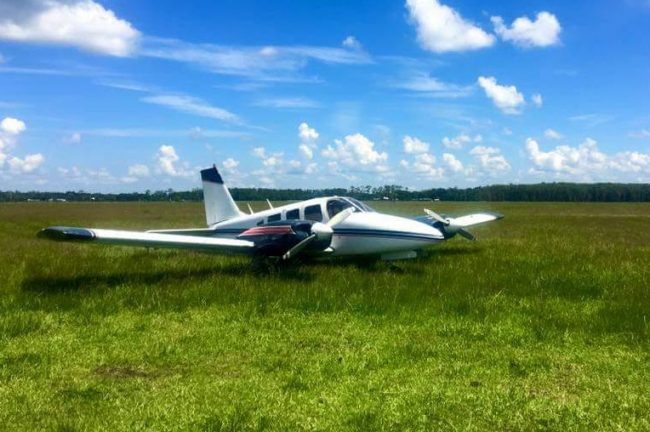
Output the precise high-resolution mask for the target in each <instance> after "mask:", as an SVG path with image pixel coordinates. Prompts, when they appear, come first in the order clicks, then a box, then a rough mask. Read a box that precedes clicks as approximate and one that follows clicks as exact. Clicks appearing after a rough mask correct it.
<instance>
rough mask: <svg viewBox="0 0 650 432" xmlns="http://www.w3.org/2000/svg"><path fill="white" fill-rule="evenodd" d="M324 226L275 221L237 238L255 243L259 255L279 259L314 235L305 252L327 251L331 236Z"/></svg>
mask: <svg viewBox="0 0 650 432" xmlns="http://www.w3.org/2000/svg"><path fill="white" fill-rule="evenodd" d="M324 226H325V225H323V224H322V223H320V222H314V221H309V220H291V221H276V222H270V223H267V224H264V225H259V226H256V227H253V228H249V229H247V230H246V231H244V232H242V233H241V234H239V235H238V236H237V238H238V239H241V240H248V241H252V242H253V243H255V251H256V253H258V254H260V255H264V256H278V257H279V256H282V255H284V253H285V252H287V251H288V250H289V249H291V248H292V247H294V246H295V245H297V244H298V243H300V242H301V241H303V240H304V239H306V238H307V237H309V236H310V235H312V234H316V239H315V240H314V241H313V242H311V243H310V244H309V246H308V248H307V249H306V252H310V251H322V250H325V249H327V248H328V247H329V245H330V243H331V241H332V236H331V229H329V232H327V230H323V227H324Z"/></svg>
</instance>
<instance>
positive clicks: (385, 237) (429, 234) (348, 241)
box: [210, 197, 445, 256]
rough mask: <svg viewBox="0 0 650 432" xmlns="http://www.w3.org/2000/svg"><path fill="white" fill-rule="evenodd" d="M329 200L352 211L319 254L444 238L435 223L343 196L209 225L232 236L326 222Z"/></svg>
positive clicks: (393, 249) (406, 246) (402, 247)
mask: <svg viewBox="0 0 650 432" xmlns="http://www.w3.org/2000/svg"><path fill="white" fill-rule="evenodd" d="M333 200H337V201H345V202H348V203H349V204H350V206H354V207H355V210H356V211H355V212H354V213H352V214H351V215H349V216H348V217H347V218H346V219H345V220H344V221H343V222H341V223H340V224H338V225H336V227H335V228H334V234H333V236H332V242H331V244H330V248H328V250H326V251H324V252H323V254H327V255H330V256H343V255H387V254H395V253H397V254H399V253H400V252H404V253H408V252H412V251H416V250H418V249H422V248H424V247H427V246H430V245H432V244H435V243H438V242H441V241H444V239H445V238H444V236H443V234H442V233H441V232H440V230H438V229H436V228H435V227H433V226H431V225H428V224H425V223H423V222H419V221H417V220H414V219H409V218H405V217H400V216H393V215H389V214H383V213H379V212H376V211H374V210H372V209H370V208H369V207H368V206H366V205H364V204H361V203H359V202H358V201H356V200H352V199H349V198H345V197H325V198H315V199H311V200H307V201H301V202H298V203H293V204H287V205H284V206H281V207H275V208H270V209H268V210H264V211H261V212H258V213H254V214H250V215H242V216H238V217H235V218H232V219H228V220H225V221H222V222H218V223H216V224H214V225H212V226H211V227H210V228H211V229H212V230H214V231H213V234H212V235H213V236H216V237H222V238H236V237H237V236H238V235H239V234H241V233H242V232H243V231H245V230H247V229H249V228H253V227H255V226H261V225H264V224H267V223H269V222H276V223H279V222H281V221H287V222H290V221H291V220H297V219H300V220H313V221H317V222H323V223H326V222H327V221H328V220H329V219H330V218H331V217H332V216H334V214H331V211H328V210H329V209H328V203H330V202H331V201H333Z"/></svg>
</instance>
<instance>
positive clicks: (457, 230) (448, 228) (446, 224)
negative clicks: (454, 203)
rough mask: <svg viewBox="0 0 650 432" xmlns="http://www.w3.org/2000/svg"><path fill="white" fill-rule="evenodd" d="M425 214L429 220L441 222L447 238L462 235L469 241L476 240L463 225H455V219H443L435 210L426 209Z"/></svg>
mask: <svg viewBox="0 0 650 432" xmlns="http://www.w3.org/2000/svg"><path fill="white" fill-rule="evenodd" d="M424 213H426V215H427V216H428V217H429V218H431V219H433V220H436V221H438V222H440V223H441V224H442V225H443V228H442V229H443V231H444V233H445V234H447V236H449V237H453V236H455V235H456V234H460V235H462V236H463V237H465V238H466V239H467V240H471V241H474V240H476V237H474V235H473V234H472V233H471V232H469V231H467V230H466V229H465V228H463V227H462V226H461V225H458V224H456V223H454V222H455V220H454V219H452V218H443V217H442V216H440V215H439V214H438V213H436V212H434V211H433V210H429V209H424Z"/></svg>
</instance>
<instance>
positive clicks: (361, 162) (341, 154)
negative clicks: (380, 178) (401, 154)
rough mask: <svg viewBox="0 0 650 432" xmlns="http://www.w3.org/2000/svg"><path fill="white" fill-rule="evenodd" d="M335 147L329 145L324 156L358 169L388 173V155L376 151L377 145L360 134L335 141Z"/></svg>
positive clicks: (324, 151)
mask: <svg viewBox="0 0 650 432" xmlns="http://www.w3.org/2000/svg"><path fill="white" fill-rule="evenodd" d="M334 144H335V146H334V147H332V146H331V145H328V146H327V148H325V149H324V150H323V151H322V153H321V154H322V155H323V156H324V157H326V158H328V159H333V160H334V161H337V162H340V163H341V164H343V165H346V166H348V167H353V168H356V169H366V170H368V169H370V170H373V171H386V170H387V169H388V167H387V166H386V165H385V164H386V162H387V161H388V153H386V152H378V151H377V150H375V143H373V142H372V141H370V140H369V139H368V138H366V137H365V136H363V135H361V134H360V133H356V134H354V135H347V136H346V137H345V138H344V139H343V140H338V139H337V140H335V141H334Z"/></svg>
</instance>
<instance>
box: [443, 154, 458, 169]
mask: <svg viewBox="0 0 650 432" xmlns="http://www.w3.org/2000/svg"><path fill="white" fill-rule="evenodd" d="M442 160H443V161H444V162H445V164H447V166H448V167H449V169H450V170H451V171H452V172H455V173H457V172H461V171H463V163H462V162H461V161H459V160H458V159H456V156H454V155H453V154H451V153H443V154H442Z"/></svg>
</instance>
